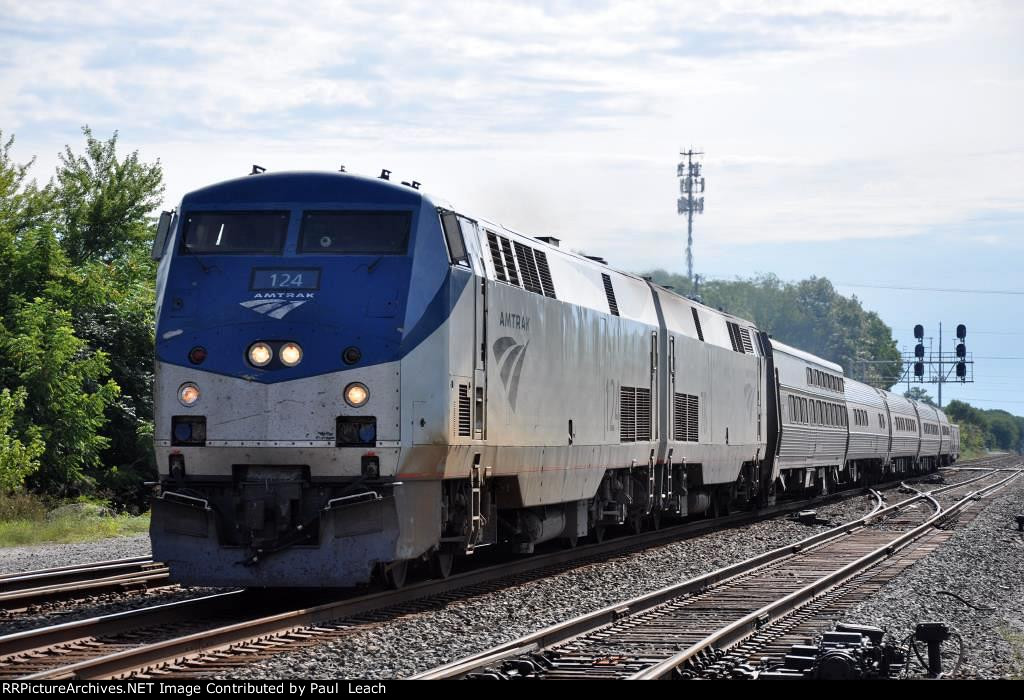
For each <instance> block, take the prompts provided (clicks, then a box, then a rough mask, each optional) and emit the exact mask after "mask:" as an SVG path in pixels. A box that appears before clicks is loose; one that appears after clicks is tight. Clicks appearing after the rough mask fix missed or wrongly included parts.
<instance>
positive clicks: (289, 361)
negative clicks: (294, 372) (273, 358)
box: [280, 343, 302, 367]
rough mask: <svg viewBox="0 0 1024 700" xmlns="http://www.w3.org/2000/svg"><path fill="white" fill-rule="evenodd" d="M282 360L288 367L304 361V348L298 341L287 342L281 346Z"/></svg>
mask: <svg viewBox="0 0 1024 700" xmlns="http://www.w3.org/2000/svg"><path fill="white" fill-rule="evenodd" d="M280 357H281V362H282V363H284V365H285V366H287V367H294V366H295V365H297V364H299V363H300V362H302V348H300V347H299V345H298V343H285V344H284V345H282V346H281V355H280Z"/></svg>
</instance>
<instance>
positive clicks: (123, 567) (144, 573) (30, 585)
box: [0, 557, 170, 610]
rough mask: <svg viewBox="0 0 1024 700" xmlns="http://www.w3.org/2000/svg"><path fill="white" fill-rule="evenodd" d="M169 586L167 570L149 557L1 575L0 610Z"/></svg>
mask: <svg viewBox="0 0 1024 700" xmlns="http://www.w3.org/2000/svg"><path fill="white" fill-rule="evenodd" d="M169 584H170V578H169V573H168V570H167V567H166V566H164V565H163V564H161V563H159V562H154V561H153V560H152V559H150V558H149V557H134V558H129V559H113V560H110V561H98V562H91V563H88V564H75V565H70V566H60V567H56V568H52V569H38V570H36V571H24V572H18V573H13V574H2V575H0V610H19V609H24V608H27V607H29V606H33V605H38V604H40V603H46V602H51V601H55V600H68V599H75V598H82V597H86V596H92V595H98V594H101V593H112V592H128V591H140V590H147V589H149V588H153V587H158V586H165V585H169Z"/></svg>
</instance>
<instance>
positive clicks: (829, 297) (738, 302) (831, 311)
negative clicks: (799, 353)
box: [646, 270, 901, 389]
mask: <svg viewBox="0 0 1024 700" xmlns="http://www.w3.org/2000/svg"><path fill="white" fill-rule="evenodd" d="M646 275H647V276H650V277H652V278H653V279H654V281H655V282H656V283H658V284H663V285H667V286H671V287H674V288H675V290H677V291H679V292H682V293H688V292H690V291H691V290H692V289H693V285H692V284H691V283H690V281H689V279H687V278H686V277H683V276H680V275H673V274H670V273H668V272H665V271H664V270H654V271H653V272H649V273H646ZM699 291H700V296H701V298H702V299H703V301H704V303H705V304H707V305H708V306H712V307H715V308H720V309H723V310H724V311H727V312H729V313H731V314H735V315H736V316H740V317H742V318H746V319H749V320H751V321H753V322H754V323H755V324H757V326H758V328H761V329H762V330H765V331H767V332H768V333H769V334H771V335H772V337H774V338H776V339H778V340H780V341H782V342H783V343H786V344H788V345H792V346H794V347H798V348H800V349H801V350H806V351H807V352H810V353H813V354H815V355H818V356H819V357H822V358H824V359H826V360H830V361H832V362H835V363H837V364H839V365H841V366H842V367H843V369H844V370H845V371H846V374H847V376H850V377H853V378H854V379H859V380H861V381H863V382H866V383H868V384H871V385H873V386H877V387H881V388H885V389H888V388H889V387H890V386H892V385H893V383H894V382H895V381H896V380H897V379H898V378H899V376H900V370H901V363H900V353H899V350H898V349H897V348H896V341H895V340H893V337H892V330H891V329H890V328H889V327H888V326H887V325H885V323H884V322H883V321H882V319H881V318H879V317H878V314H876V313H874V312H873V311H867V310H865V309H864V307H863V306H861V303H860V301H858V300H857V298H856V297H853V298H847V297H844V296H842V295H841V294H839V293H838V292H836V290H835V288H834V287H833V286H832V283H831V282H829V281H828V280H827V279H825V278H823V277H811V278H810V279H806V280H803V281H800V282H796V283H789V282H782V281H781V280H779V278H777V277H775V276H774V275H763V276H760V277H755V278H753V279H749V280H734V281H714V282H706V283H703V284H702V285H701V287H700V290H699Z"/></svg>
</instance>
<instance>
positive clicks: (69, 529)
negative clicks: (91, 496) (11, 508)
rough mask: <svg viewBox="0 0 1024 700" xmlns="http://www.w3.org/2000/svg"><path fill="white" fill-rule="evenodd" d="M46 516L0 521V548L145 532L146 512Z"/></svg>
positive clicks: (146, 530) (77, 513) (70, 513)
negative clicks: (139, 514)
mask: <svg viewBox="0 0 1024 700" xmlns="http://www.w3.org/2000/svg"><path fill="white" fill-rule="evenodd" d="M47 516H49V517H47ZM47 516H44V517H43V518H36V517H32V518H18V519H14V520H0V547H20V546H25V545H32V544H41V543H44V542H84V541H89V540H100V539H104V538H107V537H118V536H126V535H141V534H144V533H146V532H148V531H149V514H148V513H147V514H146V515H142V516H131V515H127V514H122V515H104V516H100V515H84V516H83V514H82V513H79V512H67V513H60V514H57V515H56V516H53V515H51V514H47Z"/></svg>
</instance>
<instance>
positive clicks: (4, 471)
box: [0, 387, 46, 493]
mask: <svg viewBox="0 0 1024 700" xmlns="http://www.w3.org/2000/svg"><path fill="white" fill-rule="evenodd" d="M27 395H28V392H26V391H25V389H24V388H20V387H19V388H18V390H17V391H15V392H14V393H13V394H12V393H11V390H10V389H4V390H2V391H0V492H2V493H9V492H11V491H14V490H15V489H19V488H21V486H22V484H24V483H25V478H26V477H28V476H30V475H32V474H33V473H35V472H36V471H37V470H38V469H39V457H40V456H41V455H42V454H43V452H44V450H45V449H46V446H45V445H44V444H43V441H42V438H40V436H39V430H38V429H35V428H30V429H29V430H28V434H27V435H26V436H25V438H21V437H19V435H18V433H17V431H16V430H15V429H14V422H15V419H16V418H15V417H16V415H17V414H18V412H19V411H21V410H22V409H23V408H25V397H26V396H27Z"/></svg>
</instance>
